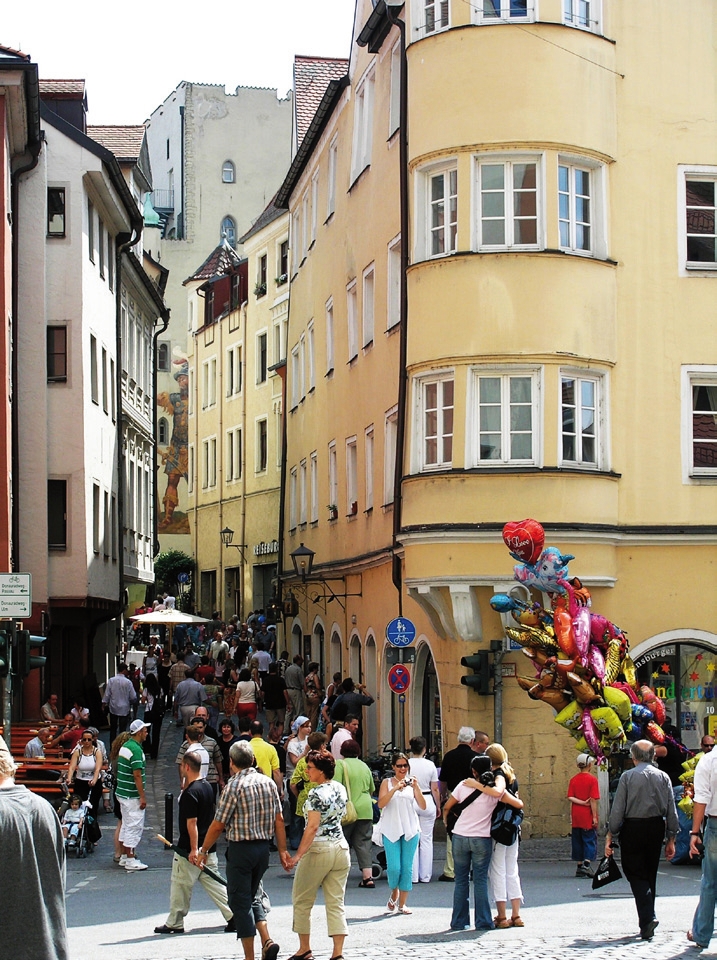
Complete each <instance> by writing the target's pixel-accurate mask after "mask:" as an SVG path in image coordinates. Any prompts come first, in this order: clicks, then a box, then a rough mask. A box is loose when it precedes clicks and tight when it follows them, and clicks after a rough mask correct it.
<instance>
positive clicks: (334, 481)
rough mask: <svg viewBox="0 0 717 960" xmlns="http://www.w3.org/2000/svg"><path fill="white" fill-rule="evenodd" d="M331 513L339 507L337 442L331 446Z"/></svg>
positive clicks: (332, 442) (333, 442) (333, 441)
mask: <svg viewBox="0 0 717 960" xmlns="http://www.w3.org/2000/svg"><path fill="white" fill-rule="evenodd" d="M328 505H329V511H331V508H332V507H335V508H337V509H338V505H339V473H338V464H337V462H336V441H335V440H332V441H331V443H330V444H329V504H328Z"/></svg>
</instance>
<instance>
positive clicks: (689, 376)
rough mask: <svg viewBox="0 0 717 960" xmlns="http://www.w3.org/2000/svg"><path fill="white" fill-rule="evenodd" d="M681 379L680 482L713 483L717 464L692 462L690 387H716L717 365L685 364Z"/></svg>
mask: <svg viewBox="0 0 717 960" xmlns="http://www.w3.org/2000/svg"><path fill="white" fill-rule="evenodd" d="M681 381H682V383H681V387H682V404H681V421H682V430H681V433H682V482H683V483H686V484H710V483H715V482H717V466H715V467H714V468H711V467H699V466H698V467H695V464H694V427H693V408H692V387H693V386H701V385H706V386H710V387H712V386H714V387H717V365H715V364H695V365H690V366H686V365H685V366H683V367H682V369H681ZM716 446H717V445H716Z"/></svg>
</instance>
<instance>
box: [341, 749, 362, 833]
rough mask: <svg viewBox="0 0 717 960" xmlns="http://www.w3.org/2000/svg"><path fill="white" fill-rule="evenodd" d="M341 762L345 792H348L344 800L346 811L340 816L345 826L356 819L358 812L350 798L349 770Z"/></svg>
mask: <svg viewBox="0 0 717 960" xmlns="http://www.w3.org/2000/svg"><path fill="white" fill-rule="evenodd" d="M341 764H342V769H343V773H344V776H343V779H344V781H345V783H344V787H345V788H346V793H347V794H348V800H347V801H346V812H345V813H344V815H343V817H341V825H342V826H346V825H347V824H349V823H354V822H355V821H356V820H358V814H357V813H356V807H355V806H354V803H353V800H352V799H351V780H350V778H349V772H348V770H347V769H346V764H345V763H344V762H343V761H341Z"/></svg>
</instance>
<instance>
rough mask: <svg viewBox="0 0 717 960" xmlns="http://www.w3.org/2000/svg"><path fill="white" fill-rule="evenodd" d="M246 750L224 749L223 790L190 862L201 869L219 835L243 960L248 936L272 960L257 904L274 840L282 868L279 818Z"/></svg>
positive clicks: (275, 795)
mask: <svg viewBox="0 0 717 960" xmlns="http://www.w3.org/2000/svg"><path fill="white" fill-rule="evenodd" d="M254 763H255V758H254V751H253V750H252V748H251V745H250V744H249V743H247V742H246V741H239V742H237V743H233V744H232V746H231V748H230V750H229V769H230V771H231V773H232V777H231V779H230V780H229V782H228V783H227V785H226V787H225V788H224V792H223V793H222V795H221V798H220V800H219V803H218V804H217V810H216V813H215V814H214V821H213V822H212V824H211V826H210V827H209V830H208V831H207V835H206V836H205V838H204V843H203V844H202V846H201V847H200V848H199V850H198V851H197V855H196V857H194V858H193V859H192V862H193V863H196V865H197V866H200V867H201V866H202V865H203V864H204V862H205V861H206V859H207V851H209V850H211V848H212V847H213V846H214V844H215V843H216V841H217V839H218V838H219V836H220V835H221V834H222V832H223V831H224V830H226V833H227V840H228V841H229V843H228V846H227V895H228V898H229V906H230V908H231V911H232V914H233V915H234V923H235V924H236V931H237V939H241V942H242V947H243V948H244V957H245V960H254V937H255V936H256V934H257V932H258V933H259V936H260V937H261V946H262V950H261V956H262V960H276V957H277V955H278V953H279V946H278V944H276V943H274V942H273V940H272V939H271V937H270V936H269V930H268V927H267V924H266V913H265V911H264V908H263V905H262V902H261V900H260V899H257V897H256V894H257V891H258V889H259V884H260V883H261V879H262V877H263V876H264V873H265V872H266V869H267V867H268V866H269V843H270V842H271V839H272V837H274V836H275V837H276V845H277V847H278V848H279V856H280V857H281V863H282V865H283V866H284V867H285V869H288V867H287V864H288V860H289V854H288V852H287V849H286V832H285V830H284V818H283V817H282V815H281V801H280V800H279V792H278V790H277V788H276V784H275V783H274V781H273V780H272V779H271V778H270V777H267V776H265V775H264V774H263V773H260V772H259V771H258V770H257V769H255V767H254Z"/></svg>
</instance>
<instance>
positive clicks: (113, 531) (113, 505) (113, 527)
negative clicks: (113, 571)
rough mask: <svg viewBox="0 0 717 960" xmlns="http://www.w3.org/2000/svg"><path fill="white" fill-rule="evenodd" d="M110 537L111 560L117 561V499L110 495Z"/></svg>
mask: <svg viewBox="0 0 717 960" xmlns="http://www.w3.org/2000/svg"><path fill="white" fill-rule="evenodd" d="M110 536H111V538H112V559H113V560H116V559H117V497H116V496H115V495H114V494H112V497H111V500H110Z"/></svg>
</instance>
